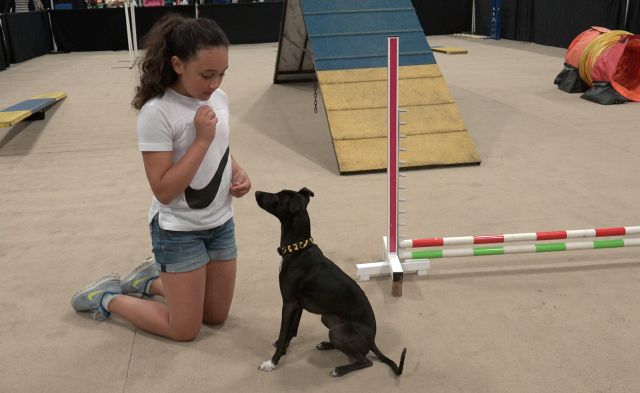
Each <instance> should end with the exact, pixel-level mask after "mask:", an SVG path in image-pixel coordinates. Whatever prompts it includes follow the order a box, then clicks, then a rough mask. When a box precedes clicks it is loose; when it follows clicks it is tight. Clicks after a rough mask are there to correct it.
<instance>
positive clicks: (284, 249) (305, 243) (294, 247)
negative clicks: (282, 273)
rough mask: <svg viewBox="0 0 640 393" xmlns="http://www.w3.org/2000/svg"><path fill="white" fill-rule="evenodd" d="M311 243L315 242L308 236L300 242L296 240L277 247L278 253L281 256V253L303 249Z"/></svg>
mask: <svg viewBox="0 0 640 393" xmlns="http://www.w3.org/2000/svg"><path fill="white" fill-rule="evenodd" d="M312 244H315V243H314V242H313V238H312V237H310V238H308V239H307V240H304V241H301V242H298V243H293V244H290V245H288V246H284V247H278V254H280V255H281V256H282V255H284V254H286V253H290V252H294V251H299V250H303V249H305V248H307V247H309V246H311V245H312Z"/></svg>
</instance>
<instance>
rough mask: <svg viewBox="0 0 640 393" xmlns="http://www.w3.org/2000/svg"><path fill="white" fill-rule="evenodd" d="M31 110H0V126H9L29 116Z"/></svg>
mask: <svg viewBox="0 0 640 393" xmlns="http://www.w3.org/2000/svg"><path fill="white" fill-rule="evenodd" d="M31 115H32V113H31V111H7V112H4V111H3V112H0V127H11V126H12V125H14V124H16V123H19V122H20V121H22V120H24V119H26V118H27V117H29V116H31Z"/></svg>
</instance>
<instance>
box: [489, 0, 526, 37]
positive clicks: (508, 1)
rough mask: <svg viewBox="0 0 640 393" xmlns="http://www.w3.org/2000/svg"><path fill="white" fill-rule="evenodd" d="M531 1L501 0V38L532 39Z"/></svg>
mask: <svg viewBox="0 0 640 393" xmlns="http://www.w3.org/2000/svg"><path fill="white" fill-rule="evenodd" d="M533 2H534V0H502V13H501V15H502V16H501V17H502V20H501V25H502V29H501V37H502V38H506V39H508V40H516V41H524V42H531V41H533V23H532V22H533ZM489 6H490V5H489Z"/></svg>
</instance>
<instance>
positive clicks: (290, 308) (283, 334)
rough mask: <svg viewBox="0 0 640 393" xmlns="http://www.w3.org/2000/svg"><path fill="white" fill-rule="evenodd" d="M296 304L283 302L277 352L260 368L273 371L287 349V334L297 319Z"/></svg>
mask: <svg viewBox="0 0 640 393" xmlns="http://www.w3.org/2000/svg"><path fill="white" fill-rule="evenodd" d="M296 309H297V307H296V304H295V303H283V304H282V322H281V323H280V335H279V336H278V341H277V343H278V345H277V347H276V352H275V353H274V354H273V357H272V358H271V360H267V361H266V362H264V363H262V364H261V365H260V367H258V369H260V370H264V371H271V370H273V369H274V368H276V366H277V365H278V361H280V358H281V357H282V354H283V353H284V351H285V345H286V344H287V336H288V335H289V333H290V332H291V324H292V323H293V322H294V320H295V316H296Z"/></svg>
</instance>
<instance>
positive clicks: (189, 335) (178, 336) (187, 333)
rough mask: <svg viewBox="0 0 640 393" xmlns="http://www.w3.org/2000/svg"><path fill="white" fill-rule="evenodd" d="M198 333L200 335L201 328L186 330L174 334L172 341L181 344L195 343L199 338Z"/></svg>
mask: <svg viewBox="0 0 640 393" xmlns="http://www.w3.org/2000/svg"><path fill="white" fill-rule="evenodd" d="M198 333H200V326H198V328H197V329H194V328H191V329H185V330H181V331H176V332H172V334H171V339H172V340H175V341H180V342H189V341H193V340H195V339H196V337H198Z"/></svg>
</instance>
